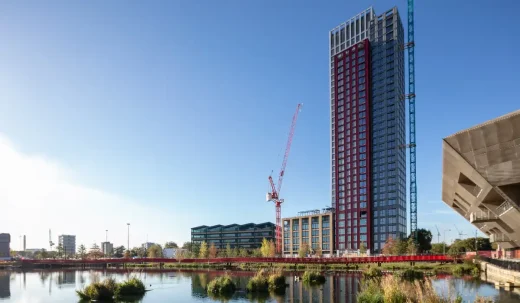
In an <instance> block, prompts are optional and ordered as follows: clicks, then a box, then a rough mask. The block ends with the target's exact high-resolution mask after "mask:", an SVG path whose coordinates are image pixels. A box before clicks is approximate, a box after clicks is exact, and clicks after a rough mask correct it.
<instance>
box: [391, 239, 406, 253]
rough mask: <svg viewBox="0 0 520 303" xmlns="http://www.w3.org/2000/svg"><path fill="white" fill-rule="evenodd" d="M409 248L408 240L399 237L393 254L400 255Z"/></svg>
mask: <svg viewBox="0 0 520 303" xmlns="http://www.w3.org/2000/svg"><path fill="white" fill-rule="evenodd" d="M407 248H408V242H407V241H404V240H402V239H397V240H396V241H395V247H394V251H393V255H396V256H400V255H404V254H406V249H407Z"/></svg>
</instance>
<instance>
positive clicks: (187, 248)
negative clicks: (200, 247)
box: [182, 242, 193, 251]
mask: <svg viewBox="0 0 520 303" xmlns="http://www.w3.org/2000/svg"><path fill="white" fill-rule="evenodd" d="M182 248H184V249H186V250H189V251H192V248H193V245H192V244H191V242H184V244H182Z"/></svg>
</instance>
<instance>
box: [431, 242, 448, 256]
mask: <svg viewBox="0 0 520 303" xmlns="http://www.w3.org/2000/svg"><path fill="white" fill-rule="evenodd" d="M444 245H445V243H433V244H432V249H431V250H430V251H431V252H432V253H434V254H442V253H443V252H444ZM446 247H448V246H446ZM447 249H448V248H447Z"/></svg>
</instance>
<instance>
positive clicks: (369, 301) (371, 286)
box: [357, 279, 385, 303]
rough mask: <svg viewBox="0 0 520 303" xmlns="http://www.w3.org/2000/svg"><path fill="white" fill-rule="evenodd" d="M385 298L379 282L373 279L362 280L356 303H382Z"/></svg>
mask: <svg viewBox="0 0 520 303" xmlns="http://www.w3.org/2000/svg"><path fill="white" fill-rule="evenodd" d="M384 301H385V298H384V294H383V290H382V289H381V286H380V285H379V281H376V280H374V279H368V280H364V281H363V282H362V284H361V292H359V293H358V294H357V302H358V303H384Z"/></svg>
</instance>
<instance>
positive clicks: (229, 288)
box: [208, 275, 237, 295]
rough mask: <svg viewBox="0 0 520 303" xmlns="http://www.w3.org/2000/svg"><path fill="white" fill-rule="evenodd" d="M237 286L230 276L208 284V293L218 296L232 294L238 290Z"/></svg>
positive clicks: (216, 279)
mask: <svg viewBox="0 0 520 303" xmlns="http://www.w3.org/2000/svg"><path fill="white" fill-rule="evenodd" d="M236 288H237V287H236V285H235V283H234V282H233V280H231V278H230V277H229V276H228V275H225V276H223V277H218V278H215V279H213V280H211V282H209V284H208V293H210V294H216V295H226V294H231V293H233V292H234V291H235V290H236Z"/></svg>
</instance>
